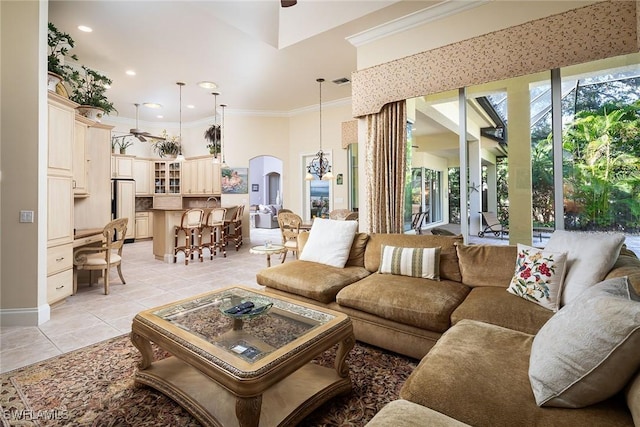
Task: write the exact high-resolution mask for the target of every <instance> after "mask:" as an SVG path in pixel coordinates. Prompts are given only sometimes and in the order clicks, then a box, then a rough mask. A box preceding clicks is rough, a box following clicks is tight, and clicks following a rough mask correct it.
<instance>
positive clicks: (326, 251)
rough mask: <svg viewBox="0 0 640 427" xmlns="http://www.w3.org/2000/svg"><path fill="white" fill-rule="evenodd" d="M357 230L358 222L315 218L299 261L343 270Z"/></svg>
mask: <svg viewBox="0 0 640 427" xmlns="http://www.w3.org/2000/svg"><path fill="white" fill-rule="evenodd" d="M357 230H358V221H337V220H333V219H324V218H316V219H314V220H313V225H312V226H311V231H310V232H309V239H308V240H307V243H306V244H305V245H304V248H303V249H302V253H301V254H300V258H299V259H300V260H302V261H313V262H318V263H321V264H327V265H332V266H334V267H340V268H343V267H344V265H345V264H346V263H347V260H348V259H349V252H350V251H351V244H352V243H353V238H354V237H355V235H356V231H357Z"/></svg>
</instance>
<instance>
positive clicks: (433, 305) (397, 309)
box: [336, 273, 469, 332]
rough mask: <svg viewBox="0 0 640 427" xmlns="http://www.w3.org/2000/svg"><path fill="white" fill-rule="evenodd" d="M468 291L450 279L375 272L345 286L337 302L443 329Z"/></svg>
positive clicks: (422, 326)
mask: <svg viewBox="0 0 640 427" xmlns="http://www.w3.org/2000/svg"><path fill="white" fill-rule="evenodd" d="M468 293H469V288H468V287H466V286H464V285H462V284H461V283H458V282H453V281H450V280H442V281H434V280H429V279H420V278H416V277H408V276H395V275H390V274H380V273H373V274H371V275H370V276H368V277H366V278H365V279H362V280H360V281H358V282H357V283H353V284H351V285H349V286H347V287H345V288H343V289H342V290H341V291H340V292H338V295H337V296H336V301H337V302H338V304H340V305H341V306H345V307H350V308H354V309H357V310H361V311H364V312H366V313H371V314H375V315H377V316H380V317H383V318H385V319H389V320H393V321H396V322H400V323H405V324H407V325H411V326H416V327H418V328H424V329H427V330H430V331H436V332H443V331H445V330H447V328H448V327H449V319H450V316H451V312H452V311H453V310H454V309H455V308H456V307H457V306H458V304H460V303H461V302H462V300H464V297H465V296H466V295H467V294H468Z"/></svg>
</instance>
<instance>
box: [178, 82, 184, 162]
mask: <svg viewBox="0 0 640 427" xmlns="http://www.w3.org/2000/svg"><path fill="white" fill-rule="evenodd" d="M176 84H177V85H178V87H179V88H180V128H179V134H178V147H179V151H178V155H177V156H176V162H184V161H185V160H186V159H185V157H184V154H182V86H184V85H185V83H184V82H177V83H176Z"/></svg>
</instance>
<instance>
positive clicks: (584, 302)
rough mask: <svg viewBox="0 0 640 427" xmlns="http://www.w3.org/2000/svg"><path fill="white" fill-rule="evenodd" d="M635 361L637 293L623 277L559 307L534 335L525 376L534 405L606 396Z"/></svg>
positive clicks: (639, 351)
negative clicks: (529, 382) (527, 376)
mask: <svg viewBox="0 0 640 427" xmlns="http://www.w3.org/2000/svg"><path fill="white" fill-rule="evenodd" d="M639 367H640V296H639V295H638V294H637V293H636V292H635V291H634V289H633V286H631V284H630V283H629V281H628V279H627V277H617V278H615V279H609V280H605V281H604V282H601V283H598V284H596V285H594V286H592V287H590V288H589V289H587V290H586V291H584V292H583V293H582V294H581V295H579V296H578V297H577V298H576V299H575V300H574V301H572V302H571V303H570V304H568V305H567V306H565V307H563V308H561V309H560V310H559V311H558V312H557V313H556V314H555V315H554V316H553V317H552V318H551V319H549V321H548V322H547V323H545V324H544V326H542V328H540V331H538V334H537V335H536V336H535V338H534V339H533V344H532V346H531V357H530V360H529V380H530V381H531V388H532V390H533V394H534V396H535V399H536V403H537V404H538V405H539V406H557V407H563V408H581V407H584V406H588V405H592V404H594V403H597V402H600V401H603V400H605V399H608V398H609V397H611V396H613V395H615V394H616V393H618V392H619V391H620V390H622V388H623V387H624V386H625V384H627V383H628V382H629V380H630V379H631V377H632V376H633V375H634V373H635V372H636V371H637V370H638V368H639Z"/></svg>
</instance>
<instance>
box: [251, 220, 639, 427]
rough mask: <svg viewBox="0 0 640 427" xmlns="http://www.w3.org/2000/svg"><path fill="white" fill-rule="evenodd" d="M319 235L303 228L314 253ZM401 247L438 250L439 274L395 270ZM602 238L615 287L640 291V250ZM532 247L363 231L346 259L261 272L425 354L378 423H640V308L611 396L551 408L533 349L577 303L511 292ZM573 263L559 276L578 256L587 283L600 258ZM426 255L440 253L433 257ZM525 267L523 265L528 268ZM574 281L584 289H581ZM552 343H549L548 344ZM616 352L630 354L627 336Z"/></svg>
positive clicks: (266, 279)
mask: <svg viewBox="0 0 640 427" xmlns="http://www.w3.org/2000/svg"><path fill="white" fill-rule="evenodd" d="M312 233H313V229H312ZM308 238H309V236H308V235H304V234H303V235H301V236H300V238H299V246H300V251H301V253H302V254H303V255H304V252H305V251H304V247H305V244H306V241H307V239H308ZM552 239H553V236H552ZM556 242H562V239H560V238H558V239H556ZM550 243H551V241H550ZM575 246H577V247H582V246H584V245H581V244H580V243H576V244H575ZM621 246H622V247H621ZM390 247H391V248H429V249H428V250H429V251H431V252H430V253H432V254H433V251H435V252H437V256H436V259H437V260H438V262H437V266H435V277H434V278H433V279H429V278H423V277H413V276H412V275H411V274H409V275H407V274H398V272H397V271H395V272H394V273H392V274H385V273H388V271H387V270H386V269H388V267H389V266H388V265H387V264H388V262H387V261H388V258H389V257H388V256H387V254H388V252H385V251H387V250H390V249H389V248H390ZM600 247H602V248H604V249H602V253H603V254H604V252H607V251H608V252H609V253H610V254H611V255H609V258H610V259H606V258H607V256H603V257H601V258H602V259H601V260H599V261H598V262H596V264H599V268H600V269H602V268H605V269H606V271H605V274H604V277H601V278H600V279H615V278H618V279H615V280H614V281H615V282H616V283H615V286H618V287H620V286H622V285H624V283H626V284H627V285H628V286H629V287H630V288H631V290H632V291H633V289H635V291H640V260H638V258H637V257H636V255H635V254H634V253H633V252H631V251H629V250H627V249H626V248H625V247H624V246H623V245H622V243H621V242H620V243H619V244H617V243H615V242H614V244H612V245H609V246H607V245H604V244H603V245H601V244H600V242H598V241H596V242H594V245H592V246H591V247H590V249H589V250H586V251H585V252H591V255H589V256H593V254H599V253H600V251H601V250H600V249H599V248H600ZM396 250H397V249H396ZM412 250H413V249H412ZM522 250H523V249H522V248H518V247H516V246H492V245H477V246H474V245H464V244H463V241H462V237H461V236H453V237H452V236H433V235H418V236H417V235H404V234H372V235H368V234H365V233H356V234H355V237H354V238H353V241H352V244H351V247H350V251H349V254H348V259H347V261H346V263H345V264H344V267H336V266H331V265H326V264H323V263H320V262H314V261H305V260H295V261H291V262H287V263H284V264H279V265H276V266H274V267H271V268H268V269H265V270H262V271H260V272H259V273H258V275H257V282H258V284H260V285H263V286H265V287H266V291H267V292H270V293H273V294H277V295H284V296H287V297H291V298H295V299H298V300H301V301H305V302H309V303H312V304H316V305H319V306H322V307H327V308H331V309H334V310H337V311H341V312H343V313H346V314H348V315H349V316H350V317H351V319H352V322H353V325H354V332H355V336H356V339H358V340H359V341H362V342H366V343H369V344H373V345H376V346H379V347H382V348H385V349H388V350H391V351H394V352H397V353H401V354H405V355H408V356H411V357H414V358H417V359H422V360H421V362H420V364H419V366H418V367H417V369H416V370H415V371H414V372H413V374H412V375H411V376H410V378H409V379H408V380H407V382H406V384H405V385H404V387H403V388H402V391H401V396H400V397H401V399H399V400H398V401H395V402H392V403H390V404H389V405H387V406H386V407H385V408H383V410H382V411H380V413H379V414H377V415H376V417H375V418H374V419H373V420H371V422H370V425H371V426H372V427H374V426H400V427H401V426H419V425H434V426H438V425H451V426H455V425H477V426H480V425H486V426H513V425H541V426H550V425H563V426H565V425H576V426H577V425H580V426H584V425H598V426H603V425H612V426H613V425H615V426H626V425H630V426H633V425H634V422H635V425H636V426H640V374H639V373H638V367H639V366H640V312H638V314H637V316H631V318H630V322H631V326H630V327H631V329H630V331H631V332H629V333H628V336H629V337H631V340H630V342H627V343H625V344H626V346H627V350H628V347H629V346H630V347H631V350H632V351H631V356H629V353H628V351H627V352H626V355H625V356H624V357H623V358H622V359H620V360H617V359H616V360H613V362H611V363H613V364H614V366H621V365H625V366H628V368H627V369H626V371H625V370H624V369H621V370H619V369H618V368H617V367H614V368H611V366H609V369H613V372H614V374H613V375H611V374H610V373H607V372H608V371H605V373H604V374H603V375H604V376H605V377H607V376H610V377H615V378H619V379H618V380H617V381H618V383H617V384H614V385H610V386H608V388H609V389H611V390H609V391H608V392H609V395H610V396H607V397H605V398H603V399H601V400H599V401H595V402H593V403H589V404H588V405H584V407H581V408H580V409H574V408H573V407H572V408H568V407H566V405H565V407H562V405H563V403H562V402H560V406H557V405H556V406H554V407H549V405H550V404H554V403H553V402H551V403H549V402H546V403H544V402H542V403H541V402H537V400H540V398H539V395H540V390H537V394H536V393H534V391H533V386H532V384H533V383H532V380H530V372H529V369H530V367H532V366H533V362H532V360H530V359H531V358H532V351H535V352H537V353H535V354H539V353H540V352H545V351H546V349H545V347H544V346H542V348H541V349H536V347H535V346H534V340H535V338H536V335H537V334H538V333H539V331H544V332H545V334H544V335H545V336H547V338H546V341H547V342H549V341H553V340H554V338H553V334H554V333H556V331H555V330H552V331H551V332H547V331H545V328H546V327H547V325H551V324H552V323H553V322H549V321H550V319H552V318H554V316H558V317H557V318H558V319H560V320H563V319H562V316H559V314H560V313H563V315H564V314H565V313H567V315H569V314H571V313H570V311H571V310H569V308H570V307H572V305H571V304H570V303H567V305H566V307H567V309H565V307H564V306H563V308H562V309H560V310H559V311H557V312H556V310H557V308H558V307H560V306H561V302H560V301H561V295H560V294H559V293H558V294H557V295H556V296H555V297H556V298H557V300H558V302H557V307H556V308H555V309H553V308H552V309H550V308H549V307H544V306H543V305H540V304H538V303H534V302H531V300H530V299H527V298H530V295H529V296H527V295H526V292H525V293H523V294H521V295H516V294H514V292H507V288H511V289H513V288H514V286H513V284H512V282H513V281H514V272H515V271H516V268H515V267H516V263H517V262H520V261H518V259H517V257H519V256H522ZM425 252H426V251H425ZM586 256H587V255H585V257H586ZM303 258H304V257H303ZM582 261H584V260H582ZM564 262H565V265H564V267H566V268H564V271H565V273H561V274H560V276H559V279H560V280H562V279H564V278H569V272H571V271H572V270H571V269H572V268H574V267H575V269H574V270H573V273H574V275H573V281H574V282H576V283H578V285H580V282H581V280H582V281H584V280H583V279H584V278H583V277H579V276H578V275H579V274H580V273H581V272H582V271H583V270H588V269H589V268H591V267H592V264H594V263H587V264H585V263H584V262H582V264H580V259H578V260H576V259H575V258H574V259H571V258H570V257H567V258H566V259H565V260H564ZM424 263H425V264H428V261H426V258H425V261H424ZM382 264H384V265H382ZM381 265H382V266H381ZM604 266H606V267H604ZM524 267H525V266H523V268H522V269H521V270H522V271H521V272H522V273H523V274H526V273H527V272H526V271H525V268H524ZM527 268H528V267H527ZM405 273H406V272H405ZM433 273H434V272H433V271H431V272H430V274H433ZM425 277H430V276H429V275H427V276H425ZM516 282H517V281H516ZM604 286H605V287H606V283H605V285H604ZM516 287H517V286H516ZM594 289H595V288H594ZM556 291H558V290H556ZM567 291H570V290H569V289H567ZM558 292H559V291H558ZM571 292H573V293H579V292H577V291H576V289H572V290H571ZM571 292H567V293H571ZM515 293H517V292H515ZM589 301H591V299H590V300H589ZM634 302H635V303H636V304H638V305H636V306H634V305H633V304H631V308H632V310H635V309H636V308H637V307H640V301H634ZM580 305H581V306H582V305H583V303H580ZM584 305H585V306H586V305H587V304H584ZM573 306H574V307H575V306H576V304H573ZM594 310H595V311H597V310H599V309H594ZM583 311H584V310H583ZM607 316H608V315H607ZM564 317H567V316H564ZM565 321H566V320H565ZM605 321H606V320H605ZM582 323H583V322H580V324H582ZM585 324H587V322H585ZM634 325H635V326H636V327H635V329H634ZM596 329H597V328H596ZM564 330H565V331H567V330H568V331H570V330H571V328H566V327H565V328H564ZM562 333H565V332H564V331H563V332H561V333H558V339H559V340H563V338H561V337H560V335H561V334H562ZM580 333H582V332H581V331H580V330H577V331H576V334H580ZM541 335H543V334H541ZM549 335H551V338H549V337H548V336H549ZM570 336H571V335H570ZM538 341H539V342H542V341H543V340H542V338H540V339H538ZM570 341H571V340H570V339H569V340H563V342H567V343H570ZM541 345H542V344H540V343H538V347H540V346H541ZM568 345H569V344H568ZM589 345H591V343H590V344H589ZM552 347H553V344H552ZM532 349H534V350H532ZM613 353H614V355H615V354H617V353H620V351H618V347H616V351H615V352H613ZM549 354H550V353H549ZM547 357H551V356H549V355H547ZM625 357H626V358H625ZM561 358H562V357H561V356H558V358H556V359H561ZM556 359H553V360H556ZM536 360H537V359H536ZM541 360H544V359H541ZM541 363H542V362H541ZM544 363H547V362H544ZM611 363H609V365H611ZM543 370H544V369H543ZM589 375H591V374H588V375H586V376H587V377H588V376H589ZM620 381H622V382H623V384H622V385H620V384H619V383H620ZM586 387H587V388H588V387H589V385H587V386H586ZM616 387H617V389H616ZM539 388H542V389H544V387H539ZM569 388H571V387H567V389H569ZM596 388H600V387H598V386H596ZM543 391H547V392H548V390H543ZM561 397H562V396H561ZM551 400H553V399H551ZM556 403H557V402H556ZM574 406H575V402H574ZM578 406H580V405H578Z"/></svg>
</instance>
